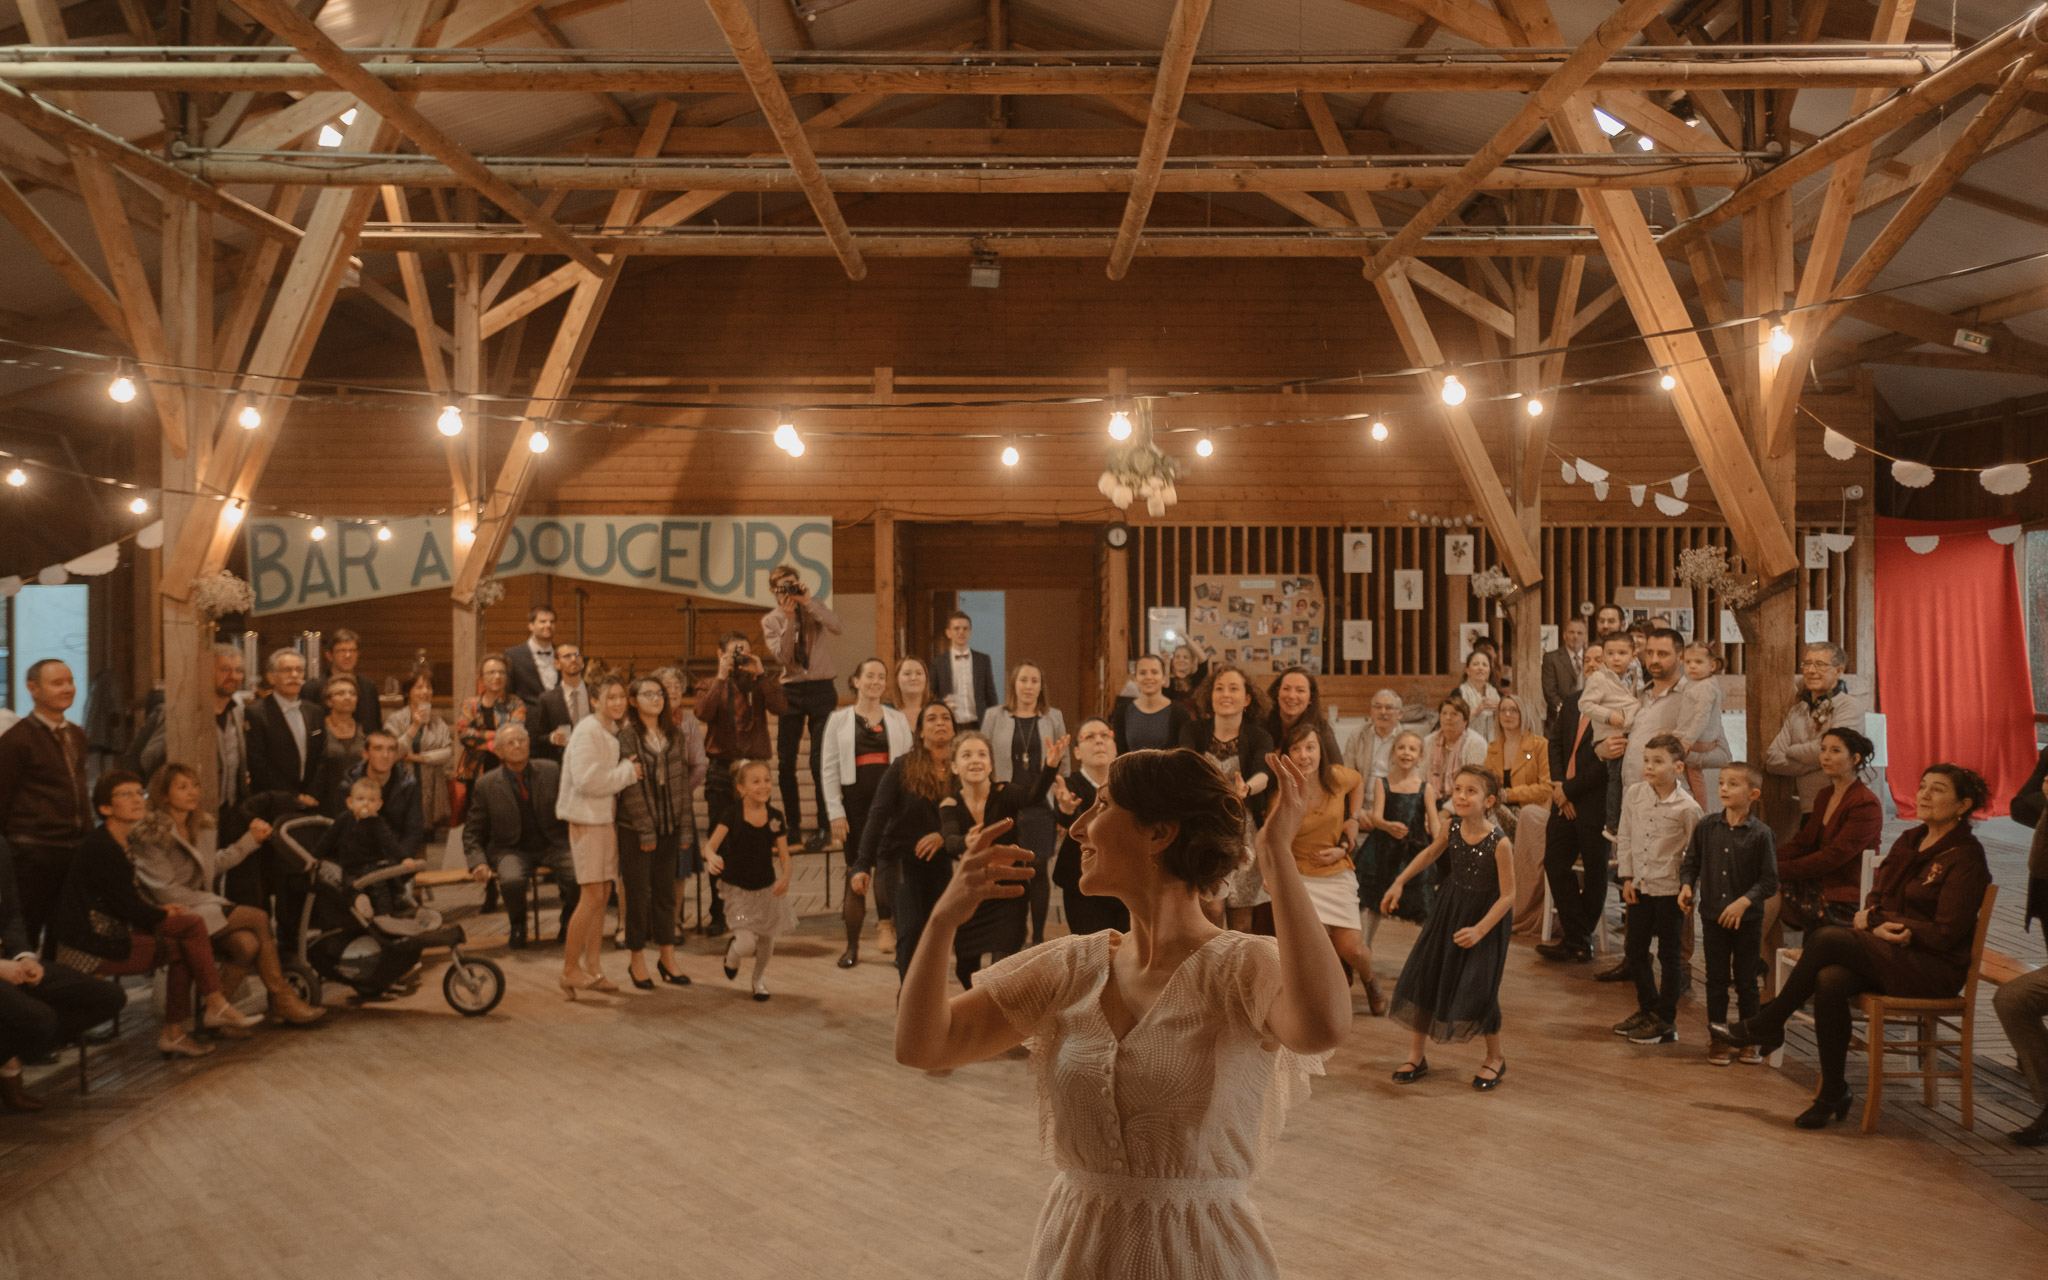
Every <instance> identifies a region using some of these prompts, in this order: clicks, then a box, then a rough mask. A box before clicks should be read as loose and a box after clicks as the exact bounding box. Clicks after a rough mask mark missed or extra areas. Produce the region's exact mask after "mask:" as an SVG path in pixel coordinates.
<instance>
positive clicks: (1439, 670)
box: [1125, 523, 1870, 676]
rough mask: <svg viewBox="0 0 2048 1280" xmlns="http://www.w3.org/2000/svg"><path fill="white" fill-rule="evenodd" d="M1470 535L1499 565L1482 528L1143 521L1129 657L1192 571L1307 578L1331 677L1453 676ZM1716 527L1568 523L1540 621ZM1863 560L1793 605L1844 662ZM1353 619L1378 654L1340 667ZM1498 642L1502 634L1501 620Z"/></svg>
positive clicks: (1611, 587)
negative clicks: (1455, 572) (1317, 593)
mask: <svg viewBox="0 0 2048 1280" xmlns="http://www.w3.org/2000/svg"><path fill="white" fill-rule="evenodd" d="M1830 531H1833V529H1832V527H1831V526H1820V525H1814V526H1805V525H1802V526H1800V527H1799V529H1798V530H1797V533H1798V536H1799V538H1800V540H1801V546H1802V547H1803V545H1804V538H1805V537H1806V536H1808V535H1811V534H1818V533H1822V532H1830ZM1348 532H1365V533H1370V534H1372V535H1373V546H1372V552H1373V571H1372V572H1371V573H1369V574H1346V573H1343V572H1341V567H1342V559H1343V535H1344V534H1345V533H1348ZM1459 532H1466V533H1470V534H1472V535H1473V536H1474V540H1475V541H1474V546H1475V551H1476V563H1477V566H1478V567H1480V568H1484V567H1486V566H1489V565H1493V564H1497V563H1498V562H1499V559H1498V556H1497V554H1496V552H1495V549H1494V546H1493V540H1492V539H1491V538H1490V537H1488V536H1487V532H1486V530H1484V529H1477V528H1475V529H1468V530H1455V529H1452V530H1446V529H1441V528H1436V527H1429V526H1421V525H1415V524H1407V523H1402V524H1384V525H1370V524H1353V525H1341V526H1338V525H1263V526H1260V525H1144V526H1137V527H1134V528H1133V529H1132V533H1133V535H1134V537H1133V538H1132V541H1131V550H1130V582H1129V590H1130V602H1129V603H1130V617H1131V650H1130V653H1128V654H1127V655H1125V656H1126V657H1127V658H1135V657H1137V656H1138V654H1139V653H1140V652H1141V651H1142V648H1143V646H1144V644H1145V643H1146V637H1145V616H1146V613H1145V611H1146V610H1147V609H1148V608H1151V607H1153V606H1165V607H1182V608H1187V607H1190V606H1191V604H1192V596H1191V585H1190V579H1191V577H1192V576H1193V575H1196V574H1242V575H1246V576H1252V575H1272V574H1292V573H1305V574H1314V575H1315V576H1316V577H1317V578H1319V579H1320V580H1321V582H1322V584H1323V590H1324V592H1325V594H1326V596H1327V598H1328V600H1329V604H1330V624H1329V626H1327V627H1326V628H1324V634H1323V654H1322V656H1323V670H1324V671H1325V672H1327V673H1330V674H1333V675H1350V676H1365V675H1389V676H1451V675H1454V674H1455V673H1456V669H1457V651H1456V647H1457V626H1458V624H1460V623H1464V622H1476V621H1479V620H1481V603H1482V602H1481V601H1480V600H1478V599H1477V598H1476V597H1474V596H1473V595H1472V593H1471V591H1470V588H1469V584H1470V579H1469V578H1465V577H1462V576H1460V577H1447V576H1445V575H1444V573H1443V566H1442V559H1443V539H1444V537H1445V535H1446V534H1447V533H1459ZM1729 545H1730V538H1729V533H1728V530H1727V529H1726V528H1725V527H1721V526H1709V525H1682V524H1671V523H1661V524H1654V525H1574V526H1570V527H1554V528H1547V529H1544V530H1543V536H1542V540H1541V545H1540V547H1539V549H1538V550H1539V554H1540V555H1541V556H1542V559H1543V566H1544V581H1543V585H1542V587H1541V589H1540V590H1541V593H1542V597H1543V621H1544V622H1546V623H1560V622H1562V621H1564V619H1566V618H1567V617H1577V616H1578V615H1579V607H1580V604H1581V602H1584V601H1592V602H1594V603H1595V604H1598V603H1599V602H1602V601H1606V600H1611V599H1613V598H1614V594H1615V591H1616V589H1617V588H1620V587H1668V586H1674V585H1676V578H1677V573H1678V557H1679V554H1680V553H1681V552H1683V551H1688V550H1691V549H1693V548H1696V547H1703V546H1723V547H1726V546H1729ZM1869 554H1870V552H1869V548H1868V547H1867V546H1866V545H1865V540H1863V539H1858V541H1857V542H1856V544H1855V545H1854V546H1852V547H1851V548H1850V549H1849V550H1848V551H1847V552H1846V553H1844V554H1840V555H1830V556H1829V558H1828V567H1827V568H1825V569H1808V570H1801V571H1800V573H1799V575H1798V580H1797V584H1796V587H1795V590H1796V592H1797V595H1798V601H1799V609H1800V611H1801V613H1802V616H1803V614H1804V611H1806V610H1808V609H1826V610H1827V611H1828V613H1829V618H1830V625H1829V637H1830V638H1831V639H1833V640H1834V641H1835V642H1836V643H1838V644H1841V645H1842V646H1843V647H1844V648H1845V649H1847V650H1848V651H1849V652H1850V655H1851V669H1852V670H1853V669H1854V658H1855V649H1856V645H1855V637H1856V635H1857V629H1858V627H1859V626H1861V625H1862V624H1863V621H1864V620H1863V619H1861V618H1860V617H1859V616H1858V614H1857V594H1856V592H1855V590H1854V589H1853V583H1854V582H1855V578H1856V575H1857V574H1859V573H1861V572H1864V571H1865V569H1864V566H1865V564H1866V563H1867V562H1866V560H1865V557H1867V556H1868V555H1869ZM1396 569H1420V570H1422V571H1423V584H1424V592H1423V605H1422V608H1420V609H1416V610H1396V609H1395V608H1394V605H1393V571H1394V570H1396ZM1694 596H1695V598H1694V600H1693V602H1692V607H1693V608H1694V610H1695V615H1696V618H1697V620H1698V621H1697V629H1698V630H1699V632H1700V633H1701V634H1702V635H1704V636H1705V637H1706V638H1707V639H1709V640H1718V639H1719V638H1720V617H1721V609H1722V608H1723V602H1722V600H1721V598H1720V596H1719V595H1718V594H1717V593H1713V592H1707V591H1700V592H1696V593H1694ZM1352 619H1370V620H1372V622H1373V658H1372V660H1371V661H1368V662H1345V661H1343V660H1342V654H1343V648H1344V645H1343V624H1344V623H1345V622H1346V621H1349V620H1352ZM1495 634H1496V635H1498V636H1502V637H1503V638H1504V637H1505V625H1504V623H1503V624H1502V625H1501V626H1500V627H1498V628H1497V629H1496V633H1495ZM1742 653H1743V646H1742V645H1732V646H1728V647H1727V648H1726V650H1725V654H1724V656H1725V658H1726V662H1727V666H1726V668H1725V671H1726V673H1727V674H1729V675H1740V674H1741V673H1742Z"/></svg>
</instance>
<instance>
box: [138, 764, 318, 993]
mask: <svg viewBox="0 0 2048 1280" xmlns="http://www.w3.org/2000/svg"><path fill="white" fill-rule="evenodd" d="M199 798H200V793H199V779H198V777H197V776H196V775H195V774H194V773H193V772H192V770H191V769H189V768H187V767H186V766H184V765H182V764H167V765H165V766H164V767H163V768H161V769H158V770H157V771H156V776H155V777H154V778H151V779H150V780H149V805H148V809H147V811H146V812H145V813H144V815H143V817H142V819H141V821H139V822H137V823H136V824H135V826H134V827H133V828H132V829H131V830H130V831H129V833H128V856H129V858H130V859H131V860H132V861H133V862H134V864H135V874H136V876H137V878H138V879H140V880H141V882H142V888H143V892H144V893H146V894H147V895H149V896H150V897H151V898H154V899H155V900H156V902H157V903H158V904H159V905H163V906H168V905H170V904H172V903H176V904H177V905H178V906H180V907H182V908H183V909H184V910H186V911H189V912H191V913H192V914H193V915H196V916H198V917H199V918H200V919H201V920H202V921H204V922H205V924H206V932H207V936H209V937H211V938H212V939H213V941H214V944H215V945H216V946H217V947H218V948H219V949H220V950H221V951H222V952H224V953H225V954H226V955H227V957H228V963H227V964H225V965H223V966H222V968H221V987H222V989H223V990H226V991H233V990H235V989H236V988H238V987H240V986H241V985H242V979H244V978H245V977H247V976H248V973H249V969H250V967H251V966H252V965H253V966H254V967H255V969H256V972H257V973H258V974H259V975H260V976H261V977H262V979H263V986H264V989H265V990H267V991H268V992H270V1016H271V1017H273V1018H276V1019H278V1020H279V1021H281V1022H288V1023H291V1024H293V1025H297V1026H303V1025H305V1024H306V1023H309V1022H317V1021H318V1020H319V1019H320V1017H321V1015H322V1014H324V1013H326V1012H327V1011H326V1010H325V1009H321V1008H317V1007H315V1006H313V1005H310V1004H307V1003H306V1002H305V1001H304V1000H301V999H300V998H299V996H298V993H297V992H295V991H293V990H292V989H291V986H290V985H289V984H288V983H286V982H285V979H284V967H283V965H282V964H280V963H279V961H278V957H277V939H276V938H275V937H274V936H273V935H272V933H271V929H270V917H269V916H267V915H265V914H264V913H263V912H262V911H261V910H259V909H257V908H255V907H244V906H237V905H236V904H235V903H233V902H231V901H229V900H228V899H226V898H223V897H222V896H221V895H220V894H218V893H216V892H215V891H214V888H213V884H214V879H215V877H216V876H218V875H219V874H220V873H221V872H223V871H226V870H227V869H229V868H230V867H233V866H235V865H237V864H238V863H240V862H241V861H242V860H243V859H244V858H247V857H248V856H249V855H250V854H251V853H254V852H255V851H256V849H257V847H258V846H260V845H261V844H262V843H263V842H264V840H266V839H268V838H269V836H270V824H269V823H266V822H263V821H261V820H258V821H257V822H255V823H252V824H251V825H250V827H249V832H248V834H247V835H244V836H243V837H242V838H241V839H240V840H237V841H235V842H234V843H233V844H231V845H229V846H228V847H227V848H225V849H222V848H220V847H219V837H220V833H219V831H218V830H217V829H216V827H215V826H214V821H213V817H212V815H211V814H206V813H201V812H199Z"/></svg>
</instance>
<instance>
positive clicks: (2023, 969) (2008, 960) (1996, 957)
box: [1977, 947, 2036, 987]
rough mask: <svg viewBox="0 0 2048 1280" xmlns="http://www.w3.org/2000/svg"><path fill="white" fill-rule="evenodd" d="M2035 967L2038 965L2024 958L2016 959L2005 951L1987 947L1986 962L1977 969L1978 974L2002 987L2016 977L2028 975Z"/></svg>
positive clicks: (1994, 984)
mask: <svg viewBox="0 0 2048 1280" xmlns="http://www.w3.org/2000/svg"><path fill="white" fill-rule="evenodd" d="M2035 968H2036V966H2034V965H2031V964H2028V963H2027V962H2026V961H2024V960H2017V959H2014V958H2013V957H2012V956H2009V955H2007V954H2005V953H2004V952H2003V951H1993V950H1991V949H1990V948H1988V947H1987V948H1985V950H1984V962H1983V964H1982V966H1981V967H1980V968H1979V969H1978V970H1977V976H1978V977H1979V978H1981V979H1983V980H1984V981H1986V982H1988V983H1990V984H1991V985H1992V986H1994V987H2002V986H2004V985H2005V984H2006V983H2008V982H2011V981H2013V980H2014V979H2015V978H2024V977H2026V976H2027V975H2028V974H2030V973H2032V972H2033V971H2034V969H2035Z"/></svg>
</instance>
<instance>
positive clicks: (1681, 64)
mask: <svg viewBox="0 0 2048 1280" xmlns="http://www.w3.org/2000/svg"><path fill="white" fill-rule="evenodd" d="M976 25H977V26H979V23H978V22H977V23H976ZM1013 43H1014V44H1017V45H1022V46H1033V45H1035V42H1033V41H1031V40H1029V39H1028V38H1026V37H1025V36H1024V35H1023V29H1022V26H1021V24H1020V30H1019V32H1018V34H1017V35H1016V36H1015V37H1014V39H1013ZM165 51H166V52H175V51H176V50H175V46H171V47H167V49H166V50H165ZM152 52H154V51H152ZM1362 52H1365V53H1378V52H1382V51H1379V50H1367V51H1362ZM1402 52H1406V51H1402ZM1970 52H1971V53H1975V52H1977V50H1976V49H1972V50H1971V51H1970ZM1672 53H1673V56H1672V57H1669V58H1664V57H1657V56H1654V54H1649V53H1646V54H1643V55H1638V56H1631V57H1628V58H1625V59H1619V60H1616V61H1613V62H1610V63H1608V64H1607V65H1606V66H1603V67H1600V68H1598V69H1597V70H1596V71H1595V72H1594V74H1593V75H1592V77H1591V78H1590V79H1589V80H1588V81H1587V87H1588V88H1592V89H1630V90H1636V91H1643V92H1647V91H1660V90H1664V91H1668V90H1680V91H1690V90H1695V89H1700V88H1711V89H1717V90H1725V91H1736V90H1747V89H1789V88H1803V89H1863V88H1885V89H1902V88H1907V87H1909V86H1912V85H1914V84H1916V83H1920V82H1922V81H1924V80H1925V79H1927V78H1928V77H1929V72H1930V69H1932V70H1933V72H1934V74H1940V73H1942V72H1945V71H1950V70H1952V69H1954V68H1955V67H1956V66H1957V64H1958V63H1960V62H1962V61H1963V60H1964V59H1965V58H1968V57H1969V54H1967V53H1966V54H1962V55H1950V54H1944V53H1938V52H1929V53H1923V54H1916V55H1914V56H1911V57H1905V56H1900V55H1898V54H1896V53H1892V54H1887V53H1871V52H1859V51H1858V50H1857V49H1855V48H1854V47H1853V46H1848V47H1844V48H1842V49H1841V50H1839V51H1835V50H1829V51H1827V52H1821V53H1786V54H1777V55H1757V56H1755V57H1746V58H1727V59H1712V60H1709V59H1702V58H1699V57H1697V56H1696V55H1695V54H1694V53H1693V52H1692V51H1691V50H1687V49H1675V50H1673V51H1672ZM1043 56H1044V57H1045V59H1046V61H1044V62H1040V63H1035V64H1034V63H1031V62H1023V61H1010V60H1006V61H1005V62H1004V63H1002V64H999V65H998V64H989V65H977V64H973V63H964V62H962V61H960V60H951V61H943V62H941V61H908V60H906V61H904V62H901V63H877V62H873V61H861V62H846V63H830V62H816V61H810V62H804V63H801V64H791V65H788V66H783V67H779V68H777V71H776V80H777V82H778V83H780V84H781V85H782V87H783V90H784V92H786V93H787V94H789V95H790V96H791V97H793V98H800V97H804V96H805V95H808V94H818V93H826V94H841V93H887V94H942V95H954V96H968V97H988V96H994V95H1000V96H1003V97H1062V96H1069V95H1073V94H1088V95H1096V96H1108V97H1113V96H1117V95H1127V96H1128V95H1136V96H1139V97H1144V96H1148V95H1149V94H1150V92H1151V91H1152V89H1153V88H1154V87H1155V86H1156V84H1157V81H1158V72H1157V69H1156V68H1152V67H1148V66H1147V65H1145V60H1144V59H1142V58H1133V59H1130V60H1129V61H1119V62H1084V61H1076V60H1073V59H1071V58H1066V59H1062V58H1061V56H1060V52H1059V51H1058V50H1053V49H1048V50H1045V51H1043ZM357 65H359V66H360V67H361V68H362V70H363V73H364V75H365V76H368V77H370V78H372V79H374V80H376V81H377V82H378V83H380V84H383V85H384V86H385V87H387V88H389V89H392V90H393V91H395V92H399V93H663V94H711V93H715V94H741V93H746V92H748V91H749V88H750V86H749V82H748V80H747V78H746V75H745V73H744V72H742V71H740V70H739V69H738V68H736V67H734V66H733V65H732V64H731V63H729V62H722V61H707V62H694V63H693V62H639V61H620V62H607V61H600V60H597V59H591V58H585V59H581V60H578V61H573V62H572V61H531V62H522V61H516V60H514V59H512V58H509V57H503V56H500V57H493V58H490V59H480V60H474V61H464V60H458V59H453V58H451V59H448V60H445V61H437V62H408V61H402V60H398V59H378V60H374V61H368V62H363V63H360V64H357ZM1563 65H1564V63H1563V60H1562V59H1560V58H1558V57H1557V56H1556V55H1554V54H1525V55H1522V56H1521V57H1520V58H1516V59H1513V60H1508V59H1501V60H1498V61H1496V60H1493V59H1491V58H1489V57H1486V56H1485V55H1484V54H1483V53H1482V54H1479V55H1476V56H1466V57H1461V58H1457V59H1449V60H1442V61H1431V60H1429V59H1428V58H1426V57H1425V58H1414V59H1410V58H1402V59H1398V60H1384V61H1382V60H1378V59H1372V58H1365V57H1358V58H1345V57H1342V56H1341V54H1340V53H1338V52H1335V51H1333V52H1332V54H1331V60H1330V61H1327V62H1315V61H1294V60H1281V61H1273V62H1243V61H1238V60H1235V59H1232V60H1229V61H1217V62H1198V63H1195V64H1193V65H1192V66H1191V67H1190V69H1189V72H1188V78H1187V86H1186V92H1187V94H1188V95H1189V96H1191V97H1193V98H1195V99H1196V100H1197V101H1201V100H1203V99H1204V98H1205V97H1206V96H1208V95H1218V96H1221V97H1226V98H1227V97H1234V96H1241V95H1291V94H1295V93H1302V92H1308V91H1315V92H1320V93H1346V94H1349V93H1358V94H1366V93H1483V92H1488V91H1500V92H1518V93H1529V92H1533V91H1535V90H1537V89H1539V88H1541V87H1542V85H1543V83H1544V81H1546V80H1548V79H1549V78H1550V77H1551V76H1552V75H1554V74H1555V73H1556V72H1557V71H1558V70H1559V69H1560V68H1561V67H1562V66H1563ZM1986 65H1992V66H1995V65H1996V64H1995V62H1994V63H1991V64H1986V63H1983V62H1971V63H1969V64H1967V65H1966V66H1965V67H1964V68H1963V71H1962V73H1961V74H1965V75H1968V76H1969V77H1970V80H1969V83H1976V82H1977V81H1979V80H1981V79H1982V78H1983V68H1984V67H1985V66H1986ZM0 83H6V84H12V85H14V86H16V87H18V88H21V89H25V90H31V91H34V92H36V93H44V92H49V91H53V90H59V89H71V90H78V91H85V92H93V93H158V92H173V93H232V92H239V91H255V92H265V93H300V94H308V95H317V94H321V93H328V94H334V93H340V94H344V95H346V94H347V93H348V92H349V90H346V89H344V88H343V86H342V82H341V81H340V80H339V79H338V78H337V77H336V76H335V75H334V74H333V73H332V72H331V71H329V70H327V69H326V68H324V67H322V66H321V65H319V64H307V63H302V62H288V61H277V60H264V61H251V62H150V61H136V62H125V61H119V60H116V59H111V58H95V59H93V60H91V61H89V62H51V61H42V60H36V61H12V62H6V63H0ZM1937 92H1940V93H1945V94H1948V95H1951V96H1952V95H1953V94H1954V93H1955V92H1960V86H1956V87H1950V86H1947V85H1944V86H1941V87H1938V89H1937ZM332 101H334V100H330V109H332V110H339V108H338V107H334V106H332Z"/></svg>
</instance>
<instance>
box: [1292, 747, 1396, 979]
mask: <svg viewBox="0 0 2048 1280" xmlns="http://www.w3.org/2000/svg"><path fill="white" fill-rule="evenodd" d="M1281 750H1283V751H1285V752H1286V753H1287V755H1288V757H1289V758H1290V759H1292V760H1293V761H1294V762H1295V763H1296V764H1297V765H1300V766H1301V771H1302V772H1303V773H1304V774H1306V775H1307V776H1308V791H1307V801H1308V813H1307V814H1306V815H1305V816H1304V817H1303V818H1302V822H1301V829H1300V830H1299V831H1298V832H1296V833H1295V836H1294V845H1293V848H1294V865H1295V868H1296V869H1297V870H1299V871H1300V872H1301V877H1302V884H1303V885H1305V886H1306V887H1307V889H1308V897H1309V901H1310V902H1311V903H1313V904H1314V905H1315V909H1316V919H1317V920H1319V921H1321V922H1322V924H1323V927H1324V928H1325V929H1327V930H1329V933H1330V944H1331V945H1332V946H1334V947H1335V948H1336V949H1337V958H1338V959H1340V960H1342V961H1343V962H1344V963H1345V964H1347V965H1350V966H1351V967H1352V968H1353V969H1355V970H1357V971H1358V976H1359V979H1360V980H1361V981H1362V982H1364V984H1365V995H1366V1000H1367V1002H1368V1003H1369V1004H1370V1005H1371V1007H1372V1011H1373V1013H1374V1014H1383V1013H1385V1012H1386V1011H1387V998H1386V995H1385V993H1384V992H1382V991H1381V990H1380V986H1379V983H1377V982H1375V981H1373V976H1372V952H1371V951H1370V950H1368V949H1367V947H1366V945H1365V937H1364V935H1363V934H1362V933H1360V932H1359V928H1358V872H1357V870H1356V869H1355V866H1354V864H1353V862H1352V861H1351V854H1352V850H1353V848H1354V847H1355V846H1356V845H1357V843H1358V828H1359V824H1360V823H1361V822H1362V821H1363V818H1362V817H1361V810H1362V809H1363V807H1364V804H1365V778H1364V776H1363V775H1361V774H1360V773H1359V772H1358V771H1357V770H1356V769H1350V768H1346V767H1345V766H1344V765H1342V764H1339V763H1338V748H1337V737H1336V735H1335V734H1333V733H1331V732H1330V727H1329V724H1328V722H1327V721H1325V720H1324V719H1323V718H1322V717H1320V716H1314V717H1310V716H1304V717H1302V718H1301V719H1300V720H1297V721H1296V722H1295V723H1294V725H1293V726H1292V727H1291V728H1289V729H1288V730H1287V736H1286V739H1285V741H1284V742H1283V743H1282V746H1281Z"/></svg>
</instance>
